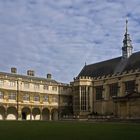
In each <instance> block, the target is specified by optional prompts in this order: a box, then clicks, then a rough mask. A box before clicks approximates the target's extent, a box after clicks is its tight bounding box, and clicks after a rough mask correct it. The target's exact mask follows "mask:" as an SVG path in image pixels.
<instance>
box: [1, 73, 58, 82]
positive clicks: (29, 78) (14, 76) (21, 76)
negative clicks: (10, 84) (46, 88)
mask: <svg viewBox="0 0 140 140" xmlns="http://www.w3.org/2000/svg"><path fill="white" fill-rule="evenodd" d="M0 75H7V76H9V77H13V78H23V79H28V80H35V81H43V82H51V83H56V84H57V83H58V82H57V81H55V80H53V79H47V78H43V77H35V76H29V75H20V74H14V73H6V72H0Z"/></svg>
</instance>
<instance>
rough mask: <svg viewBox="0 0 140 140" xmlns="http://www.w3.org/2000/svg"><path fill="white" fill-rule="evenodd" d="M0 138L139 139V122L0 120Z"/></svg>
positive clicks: (31, 139) (33, 139) (56, 139)
mask: <svg viewBox="0 0 140 140" xmlns="http://www.w3.org/2000/svg"><path fill="white" fill-rule="evenodd" d="M0 140H140V124H132V123H125V124H123V123H89V122H39V121H34V122H33V121H32V122H29V121H19V122H16V121H0Z"/></svg>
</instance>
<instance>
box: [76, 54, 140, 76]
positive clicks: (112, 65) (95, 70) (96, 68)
mask: <svg viewBox="0 0 140 140" xmlns="http://www.w3.org/2000/svg"><path fill="white" fill-rule="evenodd" d="M122 61H125V63H126V64H125V66H124V67H123V68H121V71H119V72H123V71H129V70H132V69H133V70H134V69H138V68H140V52H136V53H133V54H132V55H131V56H130V57H129V58H128V59H127V61H126V60H123V58H122V57H117V58H114V59H109V60H106V61H102V62H99V63H95V64H90V65H85V66H84V67H83V69H82V70H81V72H80V73H79V75H78V77H80V76H90V77H99V76H103V75H108V74H115V73H116V69H118V66H119V65H120V64H121V63H122ZM120 67H122V66H121V65H120Z"/></svg>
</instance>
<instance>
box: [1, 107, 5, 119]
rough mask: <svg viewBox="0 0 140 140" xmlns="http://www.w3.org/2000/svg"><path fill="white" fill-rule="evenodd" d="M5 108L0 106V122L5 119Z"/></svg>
mask: <svg viewBox="0 0 140 140" xmlns="http://www.w3.org/2000/svg"><path fill="white" fill-rule="evenodd" d="M5 112H6V110H5V108H4V107H3V106H0V120H4V119H5Z"/></svg>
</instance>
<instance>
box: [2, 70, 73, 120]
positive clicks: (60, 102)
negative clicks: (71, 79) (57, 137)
mask: <svg viewBox="0 0 140 140" xmlns="http://www.w3.org/2000/svg"><path fill="white" fill-rule="evenodd" d="M71 96H72V95H71V87H70V85H67V84H63V83H59V82H57V81H55V80H53V79H52V77H51V74H47V77H46V78H40V77H35V72H34V71H33V70H28V71H27V75H19V74H17V69H16V68H11V73H5V72H0V120H58V119H59V117H60V116H61V117H63V115H67V114H70V113H69V111H67V112H66V114H64V113H63V112H64V111H65V109H66V108H69V107H71V106H72V103H71V101H72V100H71ZM67 100H69V102H68V101H67Z"/></svg>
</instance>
